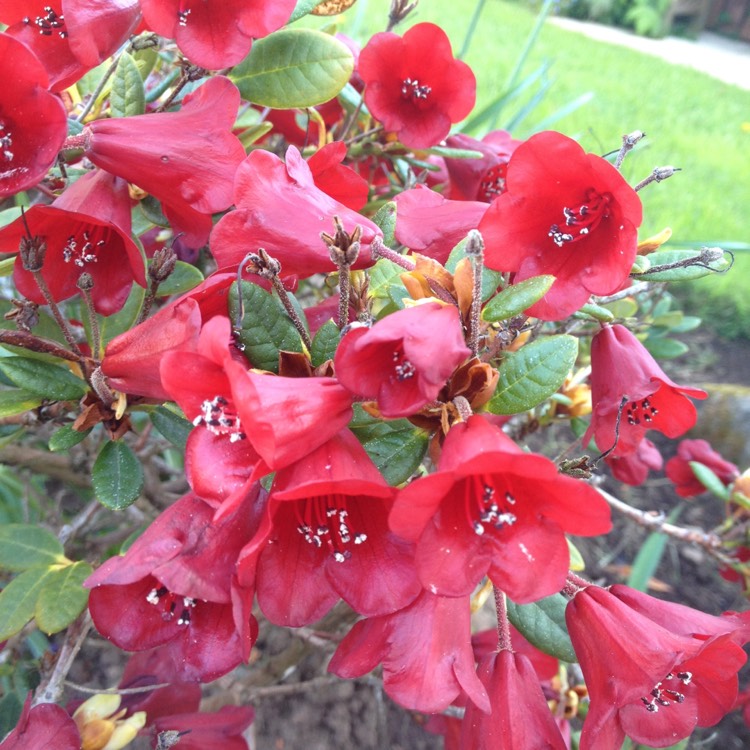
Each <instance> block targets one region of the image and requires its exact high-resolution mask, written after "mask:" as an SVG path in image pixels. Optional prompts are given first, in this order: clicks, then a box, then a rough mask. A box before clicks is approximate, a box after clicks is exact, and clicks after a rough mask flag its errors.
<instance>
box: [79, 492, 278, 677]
mask: <svg viewBox="0 0 750 750" xmlns="http://www.w3.org/2000/svg"><path fill="white" fill-rule="evenodd" d="M264 498H265V493H264V492H263V491H261V490H260V489H259V487H257V486H256V487H255V491H254V492H249V493H248V494H247V496H246V498H245V500H244V502H243V503H242V504H241V505H240V506H238V508H237V510H236V512H235V513H233V514H231V515H229V516H226V517H225V518H224V519H222V521H221V522H218V523H216V522H213V521H212V517H213V513H214V511H213V508H212V507H211V506H209V505H208V504H207V503H205V502H203V501H202V500H201V499H200V498H198V497H196V496H195V495H185V496H184V497H182V498H180V500H178V501H177V502H176V503H174V504H173V505H171V506H170V507H169V508H168V509H167V510H165V511H164V512H163V513H162V514H161V515H160V516H159V517H158V518H157V519H156V520H155V521H154V522H153V523H152V524H151V525H150V526H149V528H148V529H147V530H146V531H145V532H144V533H143V534H142V535H141V536H140V537H139V538H138V539H136V541H135V542H134V543H133V545H132V546H131V547H130V549H129V550H128V551H127V553H126V554H125V555H124V556H123V557H114V558H110V559H109V560H107V562H105V563H104V565H102V566H101V567H100V568H99V569H98V570H97V571H95V572H94V573H93V574H92V575H91V576H89V578H88V579H87V580H86V582H85V586H86V587H88V588H91V589H92V591H91V595H90V597H89V611H90V613H91V617H92V619H93V620H94V624H95V625H96V627H97V629H98V630H99V632H100V633H101V634H102V635H104V636H105V637H106V638H108V639H109V640H111V641H112V642H113V643H114V644H115V645H117V646H118V647H119V648H123V649H125V650H128V651H143V650H147V649H151V648H156V647H157V646H159V647H161V648H162V658H163V659H165V660H166V662H167V663H168V664H170V665H171V666H172V671H171V672H170V673H168V674H165V675H164V677H165V679H168V680H173V679H178V680H181V681H190V680H198V681H201V682H203V681H210V680H213V679H216V678H217V677H219V676H220V675H222V674H226V672H229V671H230V670H231V669H233V668H234V667H235V666H237V664H239V663H240V662H241V661H242V660H243V659H246V658H247V656H248V655H249V652H250V647H251V646H252V643H253V642H254V640H255V638H256V636H257V624H256V622H255V620H254V619H253V618H252V617H251V616H249V615H248V614H247V611H248V610H249V605H248V604H247V602H251V601H252V591H251V590H240V589H239V586H238V584H237V583H236V579H235V575H234V571H235V565H236V561H237V558H238V556H239V552H240V550H241V549H242V547H243V546H244V545H245V544H247V542H248V541H249V540H250V538H251V537H252V536H253V534H254V533H255V531H256V530H257V527H258V523H259V517H260V514H261V513H262V509H263V502H264ZM242 600H246V601H245V602H243V601H242Z"/></svg>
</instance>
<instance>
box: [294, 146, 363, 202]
mask: <svg viewBox="0 0 750 750" xmlns="http://www.w3.org/2000/svg"><path fill="white" fill-rule="evenodd" d="M345 158H346V144H345V143H343V142H342V141H333V143H326V145H325V146H323V148H321V149H318V150H317V151H316V152H315V153H314V154H313V155H312V156H311V157H310V158H309V159H308V160H307V165H308V166H309V167H310V172H312V176H313V180H315V187H317V188H320V189H321V190H322V191H323V192H324V193H325V194H326V195H330V196H331V198H333V199H334V200H336V201H338V202H339V203H343V204H344V205H345V206H346V207H347V208H351V209H352V211H359V210H360V209H361V208H363V207H364V205H365V203H367V195H368V193H369V191H370V186H369V185H368V184H367V180H365V179H363V178H362V177H360V176H359V175H358V174H357V173H356V172H355V171H354V170H353V169H352V168H351V167H347V166H345V165H343V164H342V163H341V162H342V161H344V159H345Z"/></svg>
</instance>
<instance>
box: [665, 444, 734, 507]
mask: <svg viewBox="0 0 750 750" xmlns="http://www.w3.org/2000/svg"><path fill="white" fill-rule="evenodd" d="M693 461H696V462H697V463H699V464H703V466H706V467H708V468H709V469H711V471H712V472H713V473H714V474H716V476H717V477H718V478H719V480H720V481H721V482H722V483H723V484H725V485H729V484H731V483H732V482H733V481H734V480H735V479H736V478H737V477H738V476H739V475H740V470H739V469H738V468H737V466H736V465H735V464H733V463H732V462H731V461H726V460H725V459H724V458H723V457H722V456H721V455H720V454H719V453H717V452H716V451H715V450H714V449H713V448H712V447H711V445H710V443H708V442H707V441H706V440H682V441H681V442H680V444H679V445H678V446H677V455H676V456H674V457H673V458H670V459H669V461H667V465H666V467H665V471H666V474H667V477H669V479H670V481H672V482H674V484H675V492H676V493H677V494H678V495H679V496H680V497H695V496H696V495H701V494H703V493H704V492H705V491H706V488H705V487H704V486H703V485H702V484H701V483H700V482H699V481H698V478H697V477H696V476H695V472H694V471H693V469H692V467H691V465H690V464H691V463H692V462H693Z"/></svg>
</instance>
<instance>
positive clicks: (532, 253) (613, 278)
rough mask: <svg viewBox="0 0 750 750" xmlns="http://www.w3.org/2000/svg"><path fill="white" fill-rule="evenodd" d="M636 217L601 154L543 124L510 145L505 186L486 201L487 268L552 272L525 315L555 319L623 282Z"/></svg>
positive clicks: (633, 197)
mask: <svg viewBox="0 0 750 750" xmlns="http://www.w3.org/2000/svg"><path fill="white" fill-rule="evenodd" d="M641 218H642V207H641V201H640V198H639V197H638V194H637V193H636V192H635V191H634V190H633V188H631V187H630V185H628V183H627V182H626V181H625V179H624V178H623V176H622V175H621V174H620V173H619V172H618V171H617V170H616V169H615V168H614V167H613V166H612V165H611V164H610V163H609V162H608V161H606V160H605V159H603V158H601V157H600V156H596V155H595V154H587V153H585V152H584V150H583V149H582V148H581V147H580V146H579V145H578V144H577V143H576V142H575V141H573V140H571V139H570V138H567V137H566V136H564V135H561V134H560V133H555V132H552V131H547V132H543V133H537V134H536V135H534V136H532V137H531V138H529V139H528V140H527V141H525V142H524V143H522V144H521V145H520V146H518V148H517V149H516V150H515V151H514V152H513V155H512V156H511V158H510V161H509V162H508V171H507V178H506V191H505V192H504V193H503V194H502V195H500V196H499V197H498V198H497V199H496V200H495V201H494V202H493V203H492V204H491V205H490V208H489V210H488V211H487V213H486V214H485V215H484V218H483V219H482V222H481V223H480V225H479V231H480V232H481V233H482V236H483V237H484V241H485V244H486V250H485V261H486V263H487V265H488V266H489V267H490V268H494V269H496V270H498V271H512V272H514V273H515V277H514V281H516V282H519V281H524V280H525V279H528V278H530V277H532V276H540V275H543V274H551V275H553V276H555V277H556V281H555V283H554V284H553V285H552V288H551V289H550V290H549V292H547V294H546V295H545V296H544V297H543V298H542V299H541V300H540V301H539V302H537V303H536V304H535V305H533V306H532V307H530V308H529V310H528V314H529V315H533V316H534V317H537V318H541V319H543V320H560V319H562V318H564V317H566V316H568V315H570V314H571V313H573V312H575V311H576V310H577V309H578V308H579V307H581V305H583V304H585V302H586V301H587V300H588V298H589V296H590V295H592V294H600V295H604V294H611V293H613V292H616V291H617V290H618V289H619V288H620V287H621V286H622V284H623V282H624V281H625V279H626V278H627V276H628V274H629V273H630V269H631V267H632V265H633V260H634V259H635V255H636V249H637V228H638V226H640V223H641Z"/></svg>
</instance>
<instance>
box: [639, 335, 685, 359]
mask: <svg viewBox="0 0 750 750" xmlns="http://www.w3.org/2000/svg"><path fill="white" fill-rule="evenodd" d="M643 345H644V346H645V347H646V349H648V351H649V353H650V354H651V356H653V357H654V358H655V359H674V358H675V357H681V356H682V355H683V354H685V353H686V352H687V351H689V347H688V346H687V344H683V343H682V341H676V340H675V339H668V338H662V337H661V336H649V337H648V338H647V339H646V340H645V341H644V342H643Z"/></svg>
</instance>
